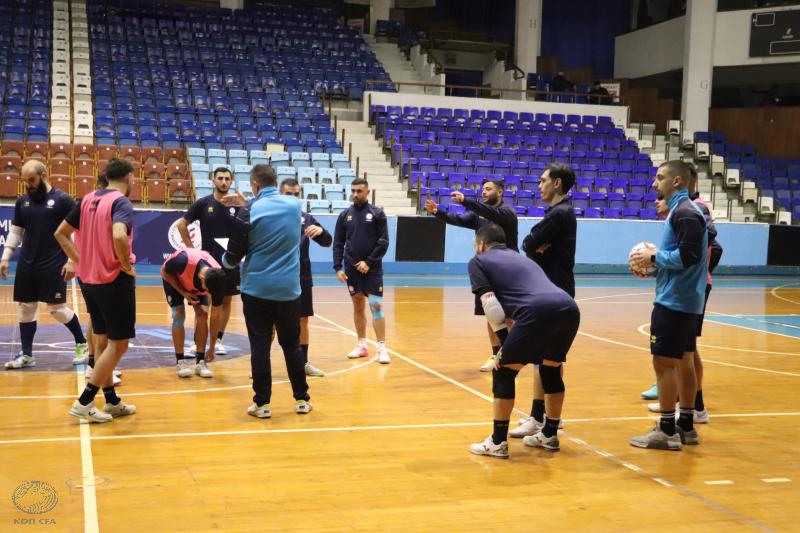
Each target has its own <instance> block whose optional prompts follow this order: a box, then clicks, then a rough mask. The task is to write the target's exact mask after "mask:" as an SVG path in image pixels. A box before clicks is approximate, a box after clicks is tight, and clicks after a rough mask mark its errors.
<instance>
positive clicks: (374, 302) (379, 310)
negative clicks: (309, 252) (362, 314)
mask: <svg viewBox="0 0 800 533" xmlns="http://www.w3.org/2000/svg"><path fill="white" fill-rule="evenodd" d="M369 310H370V311H372V318H373V320H377V319H379V318H383V298H382V297H380V296H376V295H374V294H370V295H369Z"/></svg>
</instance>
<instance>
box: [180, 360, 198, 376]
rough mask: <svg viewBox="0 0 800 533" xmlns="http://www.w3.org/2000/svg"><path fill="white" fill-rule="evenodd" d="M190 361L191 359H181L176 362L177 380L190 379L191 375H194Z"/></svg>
mask: <svg viewBox="0 0 800 533" xmlns="http://www.w3.org/2000/svg"><path fill="white" fill-rule="evenodd" d="M192 366H193V365H192V361H191V359H181V360H180V361H178V371H177V374H178V377H179V378H190V377H192V374H194V369H193V368H192Z"/></svg>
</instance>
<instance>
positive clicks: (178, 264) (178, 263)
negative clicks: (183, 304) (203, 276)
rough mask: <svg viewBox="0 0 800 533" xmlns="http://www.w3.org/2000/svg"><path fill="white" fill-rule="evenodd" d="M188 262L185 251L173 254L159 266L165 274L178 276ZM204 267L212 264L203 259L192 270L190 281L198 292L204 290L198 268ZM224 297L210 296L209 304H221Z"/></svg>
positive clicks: (210, 266)
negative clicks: (173, 255)
mask: <svg viewBox="0 0 800 533" xmlns="http://www.w3.org/2000/svg"><path fill="white" fill-rule="evenodd" d="M188 264H189V256H188V255H187V254H186V252H181V253H179V254H177V255H175V257H173V258H172V259H170V260H169V261H167V262H165V263H164V266H163V267H161V268H163V269H164V272H166V273H167V274H172V275H174V276H180V275H181V274H182V273H183V271H184V270H186V267H187V265H188ZM204 267H209V268H214V267H213V266H212V265H210V264H208V262H206V261H204V260H203V259H201V260H200V261H198V262H197V269H195V271H194V278H193V280H192V283H193V284H194V288H195V289H196V290H198V291H200V292H202V291H203V290H204V289H203V283H202V282H201V281H200V270H201V269H203V268H204ZM224 298H225V297H224V296H220V297H219V298H217V299H213V298H212V300H213V301H212V302H211V305H213V306H215V307H216V306H219V305H222V301H223V300H224Z"/></svg>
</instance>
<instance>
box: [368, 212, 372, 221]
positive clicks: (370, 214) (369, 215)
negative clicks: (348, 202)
mask: <svg viewBox="0 0 800 533" xmlns="http://www.w3.org/2000/svg"><path fill="white" fill-rule="evenodd" d="M367 220H368V221H369V220H372V213H367Z"/></svg>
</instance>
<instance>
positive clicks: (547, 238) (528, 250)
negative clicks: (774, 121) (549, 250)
mask: <svg viewBox="0 0 800 533" xmlns="http://www.w3.org/2000/svg"><path fill="white" fill-rule="evenodd" d="M560 233H561V224H560V221H559V219H557V218H556V217H552V216H551V217H545V218H543V219H542V220H541V222H539V223H538V224H536V225H535V226H534V227H533V228H531V232H530V234H528V235H526V236H525V239H523V241H522V251H523V252H525V255H527V256H528V257H530V258H531V259H533V258H534V256H535V254H537V253H542V252H540V251H539V250H541V249H542V248H544V247H547V246H550V245H552V244H553V242H554V241H555V240H556V237H557V236H558V235H559V234H560Z"/></svg>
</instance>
